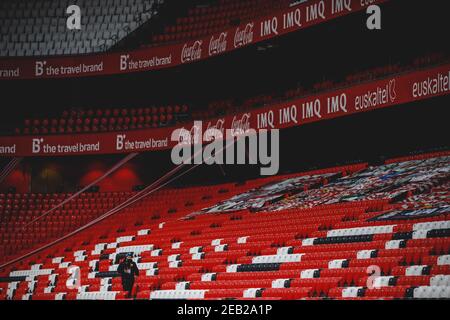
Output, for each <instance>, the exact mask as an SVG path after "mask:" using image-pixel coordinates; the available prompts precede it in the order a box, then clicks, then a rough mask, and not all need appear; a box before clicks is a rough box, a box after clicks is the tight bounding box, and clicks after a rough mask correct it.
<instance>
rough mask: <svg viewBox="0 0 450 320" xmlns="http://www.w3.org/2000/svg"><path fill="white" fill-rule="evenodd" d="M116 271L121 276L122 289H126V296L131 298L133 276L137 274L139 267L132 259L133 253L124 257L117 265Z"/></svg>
mask: <svg viewBox="0 0 450 320" xmlns="http://www.w3.org/2000/svg"><path fill="white" fill-rule="evenodd" d="M117 272H118V273H119V274H120V276H121V277H122V287H123V290H124V291H128V296H127V297H128V298H131V292H132V291H133V285H134V276H139V269H138V267H137V265H136V263H135V262H134V261H133V254H132V253H129V254H127V256H126V258H125V259H124V260H123V261H122V262H121V263H120V264H119V266H118V267H117Z"/></svg>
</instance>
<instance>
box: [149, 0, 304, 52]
mask: <svg viewBox="0 0 450 320" xmlns="http://www.w3.org/2000/svg"><path fill="white" fill-rule="evenodd" d="M292 2H294V1H292V0H219V1H217V2H216V3H212V4H210V5H203V6H197V7H194V8H191V9H189V10H188V12H187V14H186V15H185V16H181V17H178V18H177V19H176V21H175V23H174V24H172V25H166V26H165V27H164V32H163V33H161V34H155V35H154V36H153V43H154V44H161V43H167V42H179V41H186V40H190V39H194V38H198V37H203V36H207V35H209V34H212V33H215V32H220V31H223V30H226V29H228V28H230V27H232V26H235V25H236V24H238V23H242V22H246V21H248V20H251V19H254V18H257V17H261V16H264V15H269V14H273V13H274V12H276V11H277V10H280V9H282V8H287V7H289V5H290V4H291V3H292ZM297 2H305V0H303V1H297Z"/></svg>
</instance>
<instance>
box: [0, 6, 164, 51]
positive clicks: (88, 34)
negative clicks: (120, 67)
mask: <svg viewBox="0 0 450 320" xmlns="http://www.w3.org/2000/svg"><path fill="white" fill-rule="evenodd" d="M160 3H162V0H58V1H53V0H23V1H16V0H4V1H1V2H0V56H8V57H10V56H11V57H15V56H48V55H74V54H85V53H94V52H102V51H106V50H108V49H109V48H111V47H112V46H113V45H114V44H115V43H117V42H118V41H120V40H121V39H123V38H124V37H125V36H127V35H128V34H129V33H131V32H133V31H134V30H136V28H138V27H139V26H140V25H142V24H144V23H145V22H147V21H148V20H149V19H151V18H152V17H153V16H154V15H155V14H156V9H157V7H158V4H160ZM72 4H75V5H78V6H79V7H80V9H81V30H69V29H68V28H67V25H66V22H67V18H68V17H69V15H68V14H66V10H67V8H68V7H69V6H70V5H72Z"/></svg>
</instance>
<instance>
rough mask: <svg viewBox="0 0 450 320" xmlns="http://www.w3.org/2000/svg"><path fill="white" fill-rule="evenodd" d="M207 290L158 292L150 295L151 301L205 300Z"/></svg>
mask: <svg viewBox="0 0 450 320" xmlns="http://www.w3.org/2000/svg"><path fill="white" fill-rule="evenodd" d="M205 292H206V290H158V291H152V292H151V293H150V299H151V300H153V299H171V300H174V299H175V300H177V299H204V298H205Z"/></svg>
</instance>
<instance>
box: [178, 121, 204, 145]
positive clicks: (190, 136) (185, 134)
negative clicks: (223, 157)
mask: <svg viewBox="0 0 450 320" xmlns="http://www.w3.org/2000/svg"><path fill="white" fill-rule="evenodd" d="M201 136H202V129H201V127H199V126H198V125H197V124H194V125H193V126H192V128H191V129H190V130H188V129H185V128H184V127H183V128H181V130H180V133H179V136H178V142H179V143H180V144H185V145H194V144H198V143H200V140H201Z"/></svg>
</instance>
